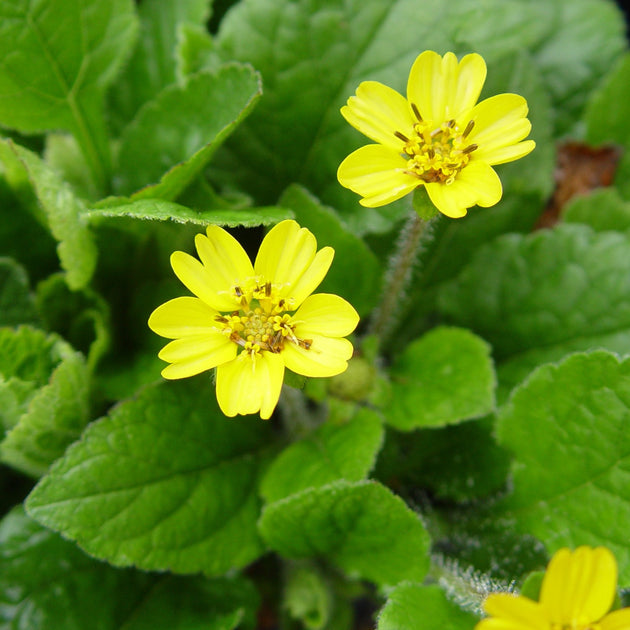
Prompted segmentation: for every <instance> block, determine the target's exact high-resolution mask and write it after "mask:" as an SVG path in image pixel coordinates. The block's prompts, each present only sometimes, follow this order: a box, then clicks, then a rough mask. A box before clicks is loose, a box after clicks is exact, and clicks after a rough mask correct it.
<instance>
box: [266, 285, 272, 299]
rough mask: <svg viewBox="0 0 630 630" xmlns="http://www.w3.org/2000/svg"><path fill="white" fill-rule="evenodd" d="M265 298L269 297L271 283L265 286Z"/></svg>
mask: <svg viewBox="0 0 630 630" xmlns="http://www.w3.org/2000/svg"><path fill="white" fill-rule="evenodd" d="M265 297H271V282H267V283H266V284H265Z"/></svg>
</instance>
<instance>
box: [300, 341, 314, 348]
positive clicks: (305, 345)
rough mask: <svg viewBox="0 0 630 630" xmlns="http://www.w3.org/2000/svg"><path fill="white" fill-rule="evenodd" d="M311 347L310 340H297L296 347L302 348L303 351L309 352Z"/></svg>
mask: <svg viewBox="0 0 630 630" xmlns="http://www.w3.org/2000/svg"><path fill="white" fill-rule="evenodd" d="M312 345H313V340H312V339H298V346H300V347H301V348H304V350H310V349H311V346H312Z"/></svg>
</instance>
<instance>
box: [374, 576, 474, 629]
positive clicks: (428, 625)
mask: <svg viewBox="0 0 630 630" xmlns="http://www.w3.org/2000/svg"><path fill="white" fill-rule="evenodd" d="M477 621H478V618H477V617H475V616H474V615H471V614H470V613H468V612H465V611H463V610H462V609H461V608H459V607H458V606H457V605H456V604H454V603H453V602H451V601H449V600H448V599H447V598H446V595H445V594H444V591H443V590H442V589H441V588H440V587H439V586H435V585H434V586H422V585H420V584H411V583H405V584H399V585H398V586H397V587H396V588H394V589H393V590H392V591H391V592H390V593H389V596H388V598H387V603H386V604H385V607H384V608H383V609H382V610H381V612H380V613H379V615H378V625H377V626H376V628H377V630H417V629H418V628H422V630H470V628H472V627H473V626H474V625H475V623H476V622H477Z"/></svg>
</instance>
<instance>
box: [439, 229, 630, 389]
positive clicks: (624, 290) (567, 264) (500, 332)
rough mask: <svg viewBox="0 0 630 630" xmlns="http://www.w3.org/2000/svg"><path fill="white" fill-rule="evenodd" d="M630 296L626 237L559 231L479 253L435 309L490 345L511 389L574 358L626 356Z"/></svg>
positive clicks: (515, 238)
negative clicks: (600, 351)
mask: <svg viewBox="0 0 630 630" xmlns="http://www.w3.org/2000/svg"><path fill="white" fill-rule="evenodd" d="M629 292H630V240H629V239H628V237H627V236H624V235H622V234H618V233H614V232H600V233H594V232H592V230H590V229H589V228H588V227H586V226H581V225H560V226H558V227H556V228H555V229H553V230H542V231H539V232H536V233H534V234H531V235H529V236H519V235H506V236H505V237H502V238H499V239H497V240H495V241H494V242H492V243H489V244H488V245H487V246H485V247H483V248H481V249H480V250H479V251H478V252H477V255H476V256H475V257H474V258H473V259H472V261H471V262H470V264H469V265H468V266H467V267H465V268H464V269H463V270H462V272H461V274H460V275H459V277H458V278H457V279H455V280H454V281H452V282H450V283H449V284H447V285H445V287H444V289H443V290H442V292H441V294H440V296H439V308H440V311H441V312H442V314H443V315H444V316H445V317H446V318H447V319H448V320H449V321H450V322H452V323H454V324H457V325H459V326H464V327H467V328H471V329H472V330H473V331H474V332H476V333H477V334H479V335H481V336H482V337H484V338H485V339H486V340H487V341H489V342H490V344H491V345H492V347H493V351H494V355H495V358H496V359H497V361H498V363H499V366H498V376H499V382H500V383H502V384H503V386H504V387H508V386H513V385H515V384H516V383H518V382H520V381H521V380H522V379H523V378H524V377H525V376H526V375H527V374H528V373H529V372H530V371H531V370H532V369H533V368H535V367H536V366H537V365H540V364H541V363H546V362H549V361H557V360H559V359H561V358H562V357H564V356H565V355H566V354H567V353H569V352H572V351H576V350H588V349H591V348H598V347H599V348H607V349H609V350H612V351H615V352H619V353H624V352H628V351H630V304H629V303H628V300H627V296H628V293H629Z"/></svg>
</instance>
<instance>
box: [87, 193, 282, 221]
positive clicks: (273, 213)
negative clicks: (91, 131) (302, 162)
mask: <svg viewBox="0 0 630 630" xmlns="http://www.w3.org/2000/svg"><path fill="white" fill-rule="evenodd" d="M86 216H87V217H88V218H90V219H96V218H97V217H131V218H133V219H142V220H148V221H175V222H176V223H193V224H196V225H225V226H228V227H237V226H243V227H256V226H258V225H273V224H275V223H279V222H280V221H283V220H284V219H291V218H293V213H292V212H291V211H290V210H287V209H285V208H276V207H266V208H248V209H243V210H193V209H191V208H187V207H186V206H182V205H179V204H177V203H174V202H172V201H163V200H162V199H141V200H139V201H132V202H131V203H123V204H120V205H112V206H110V207H100V208H95V209H93V210H88V211H87V213H86Z"/></svg>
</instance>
